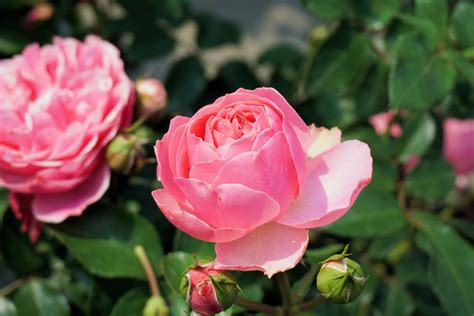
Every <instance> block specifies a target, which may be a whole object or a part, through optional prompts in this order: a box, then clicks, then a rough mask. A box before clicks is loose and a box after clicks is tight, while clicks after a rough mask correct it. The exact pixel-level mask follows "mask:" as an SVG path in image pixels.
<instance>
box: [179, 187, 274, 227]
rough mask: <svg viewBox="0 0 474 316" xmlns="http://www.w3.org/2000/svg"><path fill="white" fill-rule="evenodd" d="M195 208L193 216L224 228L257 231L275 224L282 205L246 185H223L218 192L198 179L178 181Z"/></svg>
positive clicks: (217, 189) (218, 188)
mask: <svg viewBox="0 0 474 316" xmlns="http://www.w3.org/2000/svg"><path fill="white" fill-rule="evenodd" d="M175 181H176V183H177V184H178V185H179V186H180V188H181V191H182V192H183V193H184V195H185V196H186V198H187V200H188V201H189V203H190V204H191V205H192V206H193V208H194V212H193V214H194V215H196V216H197V217H199V218H200V219H202V220H204V221H206V222H207V223H209V224H210V225H212V226H216V227H220V228H239V229H253V228H255V227H258V226H260V225H263V224H265V223H268V222H269V221H271V220H273V219H274V218H275V217H276V216H277V215H278V213H279V212H280V206H279V204H278V203H277V202H276V201H275V200H274V199H273V198H272V197H271V196H269V195H268V194H267V193H265V192H262V191H256V190H253V189H250V188H248V187H246V186H244V185H242V184H221V185H219V186H218V187H217V188H216V189H215V190H213V189H212V187H211V186H210V185H208V184H206V183H204V182H201V181H199V180H195V179H183V178H176V179H175Z"/></svg>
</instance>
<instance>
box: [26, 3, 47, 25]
mask: <svg viewBox="0 0 474 316" xmlns="http://www.w3.org/2000/svg"><path fill="white" fill-rule="evenodd" d="M53 13H54V7H53V6H52V5H51V4H49V3H40V4H37V5H35V6H34V7H33V8H32V9H31V10H30V11H29V12H28V13H27V14H26V17H25V21H24V22H25V25H26V26H27V27H31V26H33V24H35V23H38V22H42V21H46V20H49V19H50V18H51V17H52V16H53Z"/></svg>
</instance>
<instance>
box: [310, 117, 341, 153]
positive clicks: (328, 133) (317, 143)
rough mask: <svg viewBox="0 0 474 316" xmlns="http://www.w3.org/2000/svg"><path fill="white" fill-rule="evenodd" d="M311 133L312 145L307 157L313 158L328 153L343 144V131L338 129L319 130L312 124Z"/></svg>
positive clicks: (321, 128)
mask: <svg viewBox="0 0 474 316" xmlns="http://www.w3.org/2000/svg"><path fill="white" fill-rule="evenodd" d="M309 132H310V134H311V144H310V145H309V147H308V152H307V155H308V156H309V157H311V158H313V157H316V156H318V155H320V154H322V153H323V152H325V151H328V150H329V149H331V148H333V147H334V146H336V145H338V144H339V143H340V142H341V130H340V129H339V128H337V127H333V128H331V129H327V128H324V127H319V128H318V127H316V126H314V124H311V126H310V127H309Z"/></svg>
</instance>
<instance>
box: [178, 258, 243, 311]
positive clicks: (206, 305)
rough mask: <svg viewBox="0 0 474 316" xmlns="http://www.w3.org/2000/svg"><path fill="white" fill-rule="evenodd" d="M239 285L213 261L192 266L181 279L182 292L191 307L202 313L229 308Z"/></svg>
mask: <svg viewBox="0 0 474 316" xmlns="http://www.w3.org/2000/svg"><path fill="white" fill-rule="evenodd" d="M238 292H239V286H238V285H237V283H236V282H235V280H234V279H233V278H232V277H231V276H230V274H229V273H228V272H226V271H220V270H216V269H214V264H213V263H212V262H210V263H207V264H204V265H197V266H192V267H191V268H190V269H189V270H188V271H187V272H186V274H185V275H184V276H183V279H182V280H181V293H182V295H183V297H184V299H185V300H186V302H187V303H188V305H189V307H190V308H191V309H192V310H193V311H194V312H196V313H199V314H201V315H214V314H216V313H219V312H222V311H224V310H226V309H227V308H229V307H230V306H231V305H232V304H233V303H234V301H235V299H236V297H237V293H238Z"/></svg>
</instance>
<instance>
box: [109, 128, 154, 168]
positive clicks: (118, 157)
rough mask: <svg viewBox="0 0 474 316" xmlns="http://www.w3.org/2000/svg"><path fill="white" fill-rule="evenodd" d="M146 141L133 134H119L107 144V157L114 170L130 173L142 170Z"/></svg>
mask: <svg viewBox="0 0 474 316" xmlns="http://www.w3.org/2000/svg"><path fill="white" fill-rule="evenodd" d="M145 142H146V141H145V140H144V139H142V138H139V137H137V136H136V135H132V134H119V135H117V136H116V137H115V138H114V139H113V140H112V141H111V142H110V143H109V145H107V148H106V151H105V157H106V159H107V163H108V165H109V167H110V169H112V170H113V171H115V172H117V173H119V174H123V175H130V174H133V173H137V172H138V171H140V170H141V169H142V168H143V166H144V165H145V161H146V153H145V149H144V148H143V145H144V143H145Z"/></svg>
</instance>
